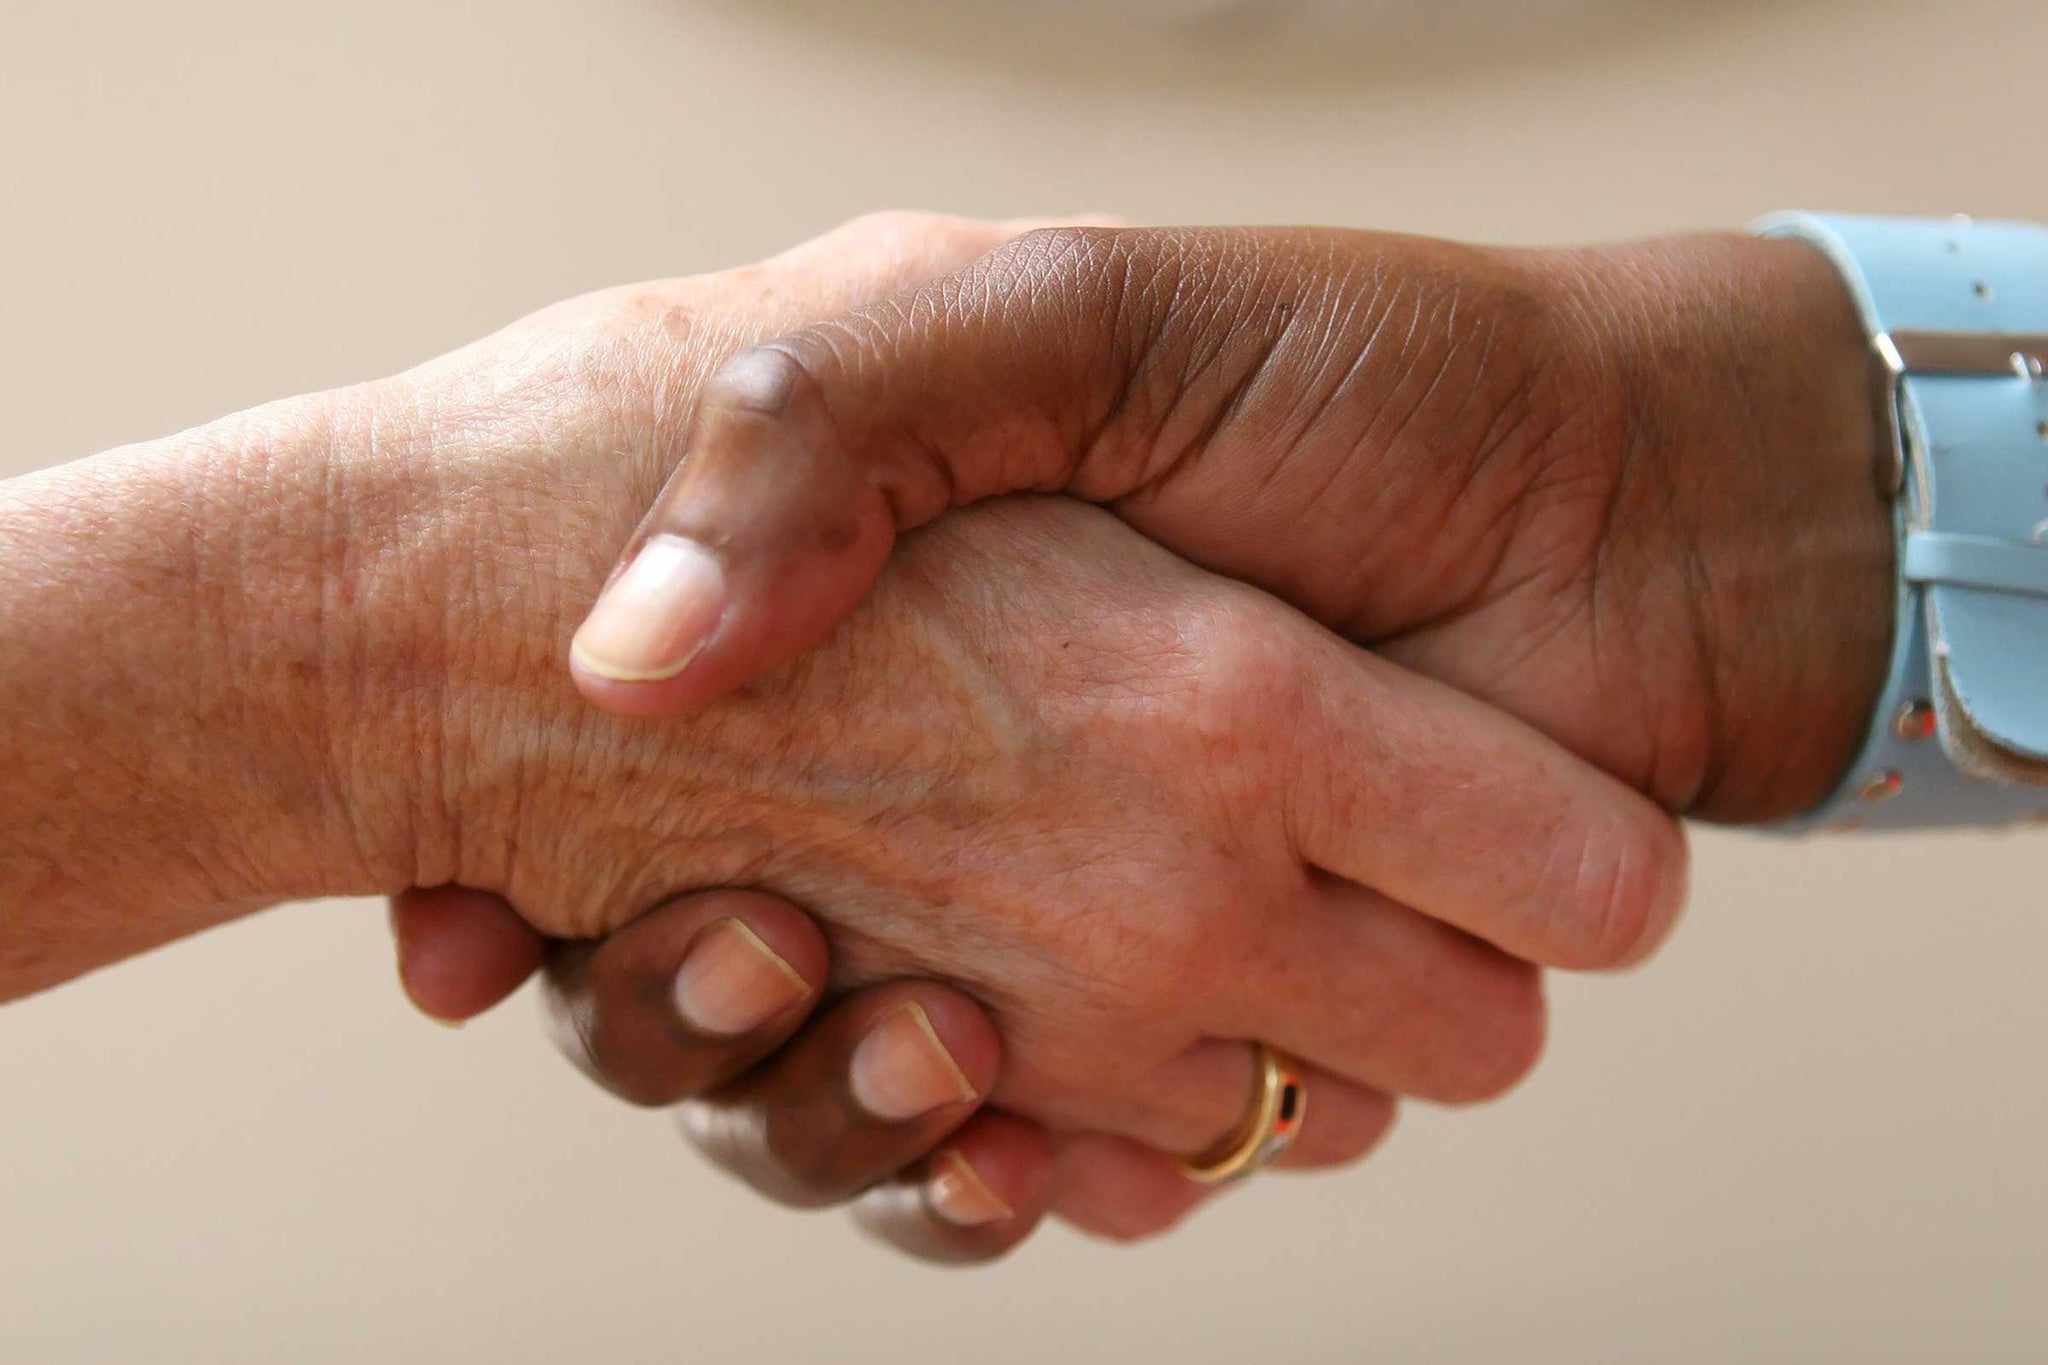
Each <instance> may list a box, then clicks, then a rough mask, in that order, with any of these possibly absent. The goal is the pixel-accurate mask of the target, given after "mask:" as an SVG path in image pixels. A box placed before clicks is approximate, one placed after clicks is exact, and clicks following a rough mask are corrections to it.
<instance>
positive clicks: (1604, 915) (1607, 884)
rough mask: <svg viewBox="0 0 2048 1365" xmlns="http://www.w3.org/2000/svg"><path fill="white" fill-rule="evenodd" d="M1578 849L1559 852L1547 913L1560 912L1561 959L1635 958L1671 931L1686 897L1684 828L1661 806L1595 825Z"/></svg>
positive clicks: (1584, 963) (1613, 964) (1600, 965)
mask: <svg viewBox="0 0 2048 1365" xmlns="http://www.w3.org/2000/svg"><path fill="white" fill-rule="evenodd" d="M1576 852H1577V856H1576V857H1570V858H1563V859H1560V860H1559V861H1558V862H1557V863H1556V864H1554V866H1556V867H1558V868H1560V869H1561V872H1560V876H1559V878H1558V879H1557V881H1556V884H1555V886H1554V887H1553V888H1552V889H1550V890H1549V892H1548V895H1547V896H1546V899H1547V900H1548V901H1549V907H1548V909H1547V913H1548V914H1550V915H1551V916H1552V917H1553V927H1555V921H1556V920H1560V919H1561V920H1564V921H1566V924H1565V926H1564V930H1563V932H1560V933H1558V934H1557V935H1556V936H1557V937H1558V939H1559V940H1560V941H1561V942H1563V943H1565V944H1567V945H1569V946H1568V948H1567V949H1566V956H1565V958H1564V960H1562V961H1560V963H1559V964H1558V965H1560V966H1564V967H1570V968H1575V969H1580V970H1586V969H1595V970H1598V969H1614V968H1621V967H1628V966H1633V965H1635V964H1637V963H1639V962H1641V961H1643V960H1644V959H1645V958H1647V957H1648V956H1649V955H1650V954H1651V953H1653V952H1654V951H1656V949H1657V948H1658V946H1659V945H1661V944H1662V943H1663V942H1664V940H1665V939H1666V938H1667V937H1669V936H1670V933H1671V930H1672V928H1673V927H1674V926H1675V925H1676V923H1677V920H1678V913H1679V910H1680V908H1681V907H1682V905H1683V903H1684V899H1685V882H1686V875H1687V862H1688V854H1687V849H1686V841H1685V834H1684V832H1683V830H1682V829H1681V828H1680V827H1679V825H1678V824H1677V822H1676V821H1673V820H1670V819H1668V818H1666V817H1664V816H1663V815H1661V814H1658V815H1656V816H1654V817H1652V818H1648V819H1644V820H1642V821H1640V822H1638V824H1637V825H1635V826H1632V827H1629V828H1620V827H1617V826H1614V825H1606V826H1595V827H1594V828H1592V829H1589V830H1587V831H1585V832H1584V833H1583V834H1582V835H1581V836H1580V839H1579V842H1578V848H1577V850H1576Z"/></svg>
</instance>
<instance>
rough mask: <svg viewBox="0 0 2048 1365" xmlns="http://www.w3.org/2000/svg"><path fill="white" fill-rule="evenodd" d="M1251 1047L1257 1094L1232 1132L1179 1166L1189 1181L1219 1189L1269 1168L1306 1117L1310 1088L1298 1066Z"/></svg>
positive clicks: (1283, 1055) (1259, 1046) (1267, 1050)
mask: <svg viewBox="0 0 2048 1365" xmlns="http://www.w3.org/2000/svg"><path fill="white" fill-rule="evenodd" d="M1252 1046H1253V1048H1254V1049H1255V1050H1256V1053H1257V1057H1258V1062H1259V1092H1258V1094H1257V1095H1256V1096H1254V1097H1253V1099H1252V1107H1251V1109H1250V1110H1249V1111H1247V1112H1246V1114H1245V1116H1244V1122H1243V1123H1240V1124H1239V1125H1238V1126H1237V1129H1236V1131H1234V1132H1232V1133H1231V1134H1230V1135H1229V1136H1228V1137H1226V1138H1224V1139H1223V1141H1221V1142H1219V1143H1217V1144H1216V1145H1215V1146H1214V1147H1212V1148H1210V1149H1209V1150H1208V1151H1206V1152H1204V1153H1202V1154H1201V1155H1200V1156H1198V1157H1192V1158H1190V1159H1188V1160H1186V1161H1183V1162H1181V1163H1180V1169H1181V1173H1182V1174H1183V1175H1185V1176H1187V1178H1188V1179H1190V1180H1194V1181H1199V1182H1200V1183H1202V1184H1204V1185H1221V1184H1222V1183H1223V1182H1224V1181H1226V1180H1238V1179H1241V1178H1242V1177H1244V1176H1248V1175H1250V1174H1251V1173H1252V1172H1253V1171H1256V1170H1258V1169H1259V1168H1260V1167H1262V1166H1270V1165H1272V1164H1273V1162H1274V1161H1275V1160H1277V1159H1278V1158H1279V1156H1280V1154H1281V1153H1282V1152H1284V1151H1286V1150H1287V1148H1288V1146H1289V1144H1291V1143H1292V1142H1293V1141H1294V1135H1295V1134H1296V1133H1299V1132H1300V1131H1301V1121H1302V1120H1303V1119H1304V1118H1306V1117H1307V1116H1308V1087H1307V1086H1305V1085H1303V1084H1302V1080H1301V1063H1300V1062H1297V1061H1295V1060H1294V1058H1292V1057H1290V1056H1288V1055H1287V1054H1286V1053H1284V1052H1282V1051H1280V1050H1279V1049H1278V1048H1272V1047H1268V1046H1266V1045H1265V1044H1264V1043H1254V1044H1252Z"/></svg>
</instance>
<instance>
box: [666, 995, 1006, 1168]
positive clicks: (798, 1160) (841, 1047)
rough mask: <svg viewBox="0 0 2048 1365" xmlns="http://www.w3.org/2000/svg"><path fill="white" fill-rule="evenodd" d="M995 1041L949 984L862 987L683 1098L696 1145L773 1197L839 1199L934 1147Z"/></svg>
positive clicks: (975, 1096) (968, 1100)
mask: <svg viewBox="0 0 2048 1365" xmlns="http://www.w3.org/2000/svg"><path fill="white" fill-rule="evenodd" d="M1000 1064H1001V1043H1000V1040H999V1039H998V1037H997V1034H996V1029H995V1025H994V1024H993V1023H991V1022H990V1021H989V1019H988V1016H987V1015H986V1014H985V1013H983V1011H982V1009H981V1007H980V1006H979V1005H977V1004H976V1003H975V1002H974V1001H973V1000H971V999H969V998H968V997H967V996H965V995H963V994H961V993H960V992H959V991H956V990H954V989H952V988H951V987H948V986H941V985H938V984H936V983H934V982H928V981H897V982H889V983H886V984H884V985H880V986H874V987H870V988H868V989H867V990H864V991H862V992H860V993H858V994H856V995H853V996H851V997H849V998H848V999H846V1000H844V1001H841V1002H840V1003H839V1004H838V1005H835V1006H834V1007H833V1008H832V1009H831V1010H829V1011H827V1012H826V1013H824V1014H822V1015H819V1016H818V1017H817V1018H816V1019H814V1020H813V1021H812V1022H811V1024H810V1026H809V1027H807V1028H806V1029H804V1030H803V1032H801V1033H800V1034H798V1035H797V1036H796V1037H795V1038H793V1039H791V1040H790V1041H789V1042H788V1043H787V1044H786V1045H784V1047H783V1048H782V1050H781V1051H779V1052H777V1053H776V1054H775V1055H774V1056H772V1057H770V1058H768V1059H767V1060H766V1061H765V1062H763V1063H762V1064H761V1065H759V1066H757V1067H756V1068H754V1069H753V1070H752V1071H750V1072H748V1073H746V1074H745V1075H743V1076H741V1077H740V1078H739V1079H738V1080H737V1081H735V1082H734V1083H733V1084H732V1085H730V1086H728V1087H726V1088H725V1089H724V1090H722V1091H719V1092H718V1093H717V1094H715V1095H712V1096H709V1097H707V1098H705V1099H703V1100H699V1101H694V1102H692V1103H689V1104H686V1105H684V1106H682V1108H681V1109H679V1110H678V1111H677V1119H678V1122H679V1124H680V1126H681V1128H682V1130H683V1133H684V1135H685V1136H686V1137H688V1138H689V1139H690V1141H691V1142H692V1143H694V1144H695V1145H696V1146H697V1147H698V1148H699V1150H701V1151H703V1152H704V1153H705V1155H707V1156H708V1157H710V1158H711V1160H712V1161H714V1162H715V1163H717V1164H718V1165H719V1166H721V1167H723V1168H724V1169H726V1170H727V1171H729V1172H731V1173H732V1174H734V1175H736V1176H738V1177H739V1178H740V1179H741V1180H744V1181H745V1182H746V1183H747V1184H749V1185H751V1186H752V1187H753V1188H754V1189H756V1190H758V1191H759V1192H761V1193H762V1194H765V1195H767V1196H768V1197H769V1198H771V1199H775V1200H777V1201H779V1202H781V1203H784V1204H790V1205H794V1206H797V1207H802V1208H813V1207H818V1206H820V1205H825V1204H836V1203H839V1202H841V1201H843V1200H846V1199H848V1198H851V1197H852V1196H853V1195H855V1194H857V1193H859V1192H860V1191H862V1190H864V1189H866V1188H868V1187H869V1186H870V1185H873V1184H874V1183H875V1182H876V1181H879V1180H883V1179H886V1178H888V1177H890V1176H892V1175H894V1174H896V1172H898V1171H900V1170H902V1169H903V1168H904V1167H905V1166H907V1165H909V1164H910V1163H911V1162H913V1161H916V1160H918V1159H920V1158H922V1157H924V1156H926V1155H927V1154H929V1153H930V1152H932V1151H933V1150H934V1149H935V1148H937V1147H938V1146H939V1145H940V1143H941V1142H943V1141H944V1140H945V1139H946V1138H947V1136H948V1135H950V1134H951V1133H953V1132H954V1130H955V1129H957V1128H959V1127H960V1125H961V1124H962V1123H964V1122H965V1121H966V1120H967V1118H968V1117H969V1116H970V1115H971V1114H973V1113H974V1111H975V1109H976V1108H977V1107H978V1106H979V1105H980V1103H981V1100H982V1097H984V1096H985V1095H987V1094H988V1092H989V1089H990V1087H991V1086H992V1085H994V1083H995V1079H996V1073H997V1071H998V1070H999V1068H1000Z"/></svg>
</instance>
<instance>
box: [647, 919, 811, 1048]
mask: <svg viewBox="0 0 2048 1365" xmlns="http://www.w3.org/2000/svg"><path fill="white" fill-rule="evenodd" d="M810 991H811V988H810V986H809V984H808V983H806V982H805V981H804V979H803V977H802V976H801V975H799V974H798V972H797V970H796V968H794V967H792V966H790V965H789V964H788V963H787V962H784V961H783V960H782V959H781V958H780V957H777V956H776V954H775V950H774V949H773V948H770V947H769V946H768V945H767V944H765V943H763V942H762V941H761V939H760V936H759V935H757V934H755V932H754V931H753V930H752V929H749V928H748V927H747V926H746V925H744V924H742V923H740V922H739V921H738V920H736V919H722V920H720V921H718V922H717V923H716V924H714V925H712V926H711V927H710V928H709V929H706V930H705V931H704V932H703V933H702V934H700V935H698V937H697V942H696V943H695V944H693V945H692V946H691V948H690V951H689V954H688V955H687V956H686V957H684V958H683V965H682V968H681V970H679V971H678V972H677V973H676V1011H677V1012H678V1013H679V1014H681V1015H682V1016H683V1018H684V1019H686V1020H687V1021H689V1024H690V1026H691V1027H692V1028H695V1029H697V1030H699V1031H700V1032H703V1033H714V1034H721V1035H724V1036H728V1037H730V1036H732V1035H735V1034H741V1033H751V1032H753V1031H754V1030H755V1029H757V1028H759V1027H760V1026H761V1025H763V1024H765V1023H767V1022H768V1021H769V1020H770V1019H773V1018H774V1017H775V1016H776V1015H778V1014H780V1013H782V1012H783V1011H784V1010H786V1009H788V1008H789V1007H790V1006H791V1005H794V1004H795V1003H796V1002H797V1001H798V1000H800V999H802V998H803V997H804V996H806V995H809V994H810Z"/></svg>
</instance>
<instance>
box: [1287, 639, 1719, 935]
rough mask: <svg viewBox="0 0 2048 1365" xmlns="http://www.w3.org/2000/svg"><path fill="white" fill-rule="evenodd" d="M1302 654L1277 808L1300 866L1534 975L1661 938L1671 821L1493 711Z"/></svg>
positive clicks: (1678, 851)
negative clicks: (1292, 763)
mask: <svg viewBox="0 0 2048 1365" xmlns="http://www.w3.org/2000/svg"><path fill="white" fill-rule="evenodd" d="M1307 634H1308V633H1307V632H1304V636H1305V637H1306V636H1307ZM1307 644H1308V646H1309V647H1310V648H1313V649H1316V650H1318V651H1320V652H1321V654H1322V656H1323V665H1322V666H1319V667H1311V668H1310V669H1308V670H1306V671H1305V675H1304V677H1305V681H1304V684H1303V692H1304V696H1303V701H1302V715H1301V723H1300V724H1299V725H1298V726H1297V728H1296V733H1297V735H1298V736H1299V738H1300V743H1301V747H1300V750H1299V762H1300V767H1299V769H1298V778H1297V780H1296V781H1295V782H1294V783H1293V784H1292V785H1290V787H1289V788H1288V790H1287V792H1286V797H1287V802H1288V804H1287V813H1288V820H1289V824H1290V827H1291V832H1292V837H1293V839H1294V844H1295V847H1296V848H1297V849H1298V850H1299V851H1300V853H1301V855H1302V856H1303V857H1304V858H1305V859H1307V860H1308V861H1309V862H1311V863H1313V864H1315V865H1316V866H1318V867H1320V868H1323V869H1326V870H1328V871H1330V872H1333V873H1335V874H1336V875H1338V876H1339V877H1343V878H1345V879H1347V880H1350V881H1353V882H1357V883H1359V884H1361V885H1366V886H1371V887H1374V888H1376V889H1377V890H1379V891H1382V892H1384V893H1385V894H1386V895H1387V896H1389V897H1391V898H1392V899H1394V900H1396V901H1400V902H1402V903H1404V904H1406V905H1410V906H1413V907H1415V908H1416V909H1417V910H1420V911H1422V912H1423V913H1424V914H1426V915H1429V916H1432V917H1434V918H1437V919H1441V920H1444V921H1445V922H1447V923H1450V924H1454V925H1456V926H1458V927H1459V928H1461V929H1464V930H1466V931H1467V932H1469V933H1471V934H1475V935H1477V936H1478V937H1480V938H1483V939H1485V940H1487V941H1488V942H1490V943H1493V944H1496V945H1498V946H1499V947H1501V948H1502V949H1504V950H1506V951H1507V952H1509V953H1511V954H1513V955H1514V956H1516V957H1521V958H1526V959H1528V960H1529V961H1531V962H1536V963H1541V964H1543V965H1545V966H1553V967H1567V968H1599V967H1618V966H1624V965H1627V964H1630V963H1633V962H1637V961H1640V960H1641V959H1642V958H1643V957H1645V956H1646V955H1648V954H1649V952H1650V951H1652V950H1653V949H1654V948H1655V947H1656V946H1657V945H1658V944H1659V943H1661V942H1662V941H1663V940H1664V938H1665V937H1666V936H1667V935H1668V934H1669V933H1670V931H1671V929H1672V927H1673V926H1674V925H1675V924H1676V922H1677V918H1678V913H1679V910H1680V908H1681V907H1682V906H1683V905H1684V902H1685V890H1686V847H1685V835H1684V833H1683V831H1682V830H1681V828H1680V827H1679V824H1678V822H1677V821H1676V820H1674V819H1673V818H1672V817H1671V816H1670V815H1669V814H1668V813H1666V812H1665V811H1663V810H1662V809H1660V808H1659V807H1657V806H1656V805H1654V804H1653V803H1652V802H1650V801H1649V800H1648V799H1647V798H1645V797H1643V796H1642V795H1640V794H1639V793H1637V792H1635V791H1633V790H1631V789H1630V788H1628V787H1626V786H1624V785H1622V783H1620V782H1619V781H1617V780H1615V779H1614V778H1613V777H1611V776H1609V775H1607V774H1606V773H1603V772H1601V771H1600V770H1599V769H1597V768H1594V767H1592V766H1591V765H1589V764H1586V763H1584V762H1581V761H1580V760H1579V759H1577V758H1575V757H1573V756H1572V755H1571V754H1569V753H1567V752H1565V751H1564V750H1563V749H1562V748H1559V747H1558V746H1557V745H1555V744H1553V743H1552V742H1550V741H1549V740H1548V739H1546V738H1544V737H1543V736H1542V735H1540V734H1538V733H1537V732H1536V731H1535V730H1533V729H1531V728H1529V727H1528V726H1526V725H1524V724H1522V723H1521V722H1520V721H1518V720H1515V719H1514V718H1513V717H1511V716H1509V715H1507V714H1506V713H1505V712H1501V711H1497V710H1495V709H1494V708H1492V707H1490V706H1488V705H1486V704H1484V703H1483V702H1479V701H1475V700H1473V699H1472V698H1471V697H1469V696H1467V695H1465V694H1464V693H1462V692H1458V691H1456V690H1454V689H1452V688H1449V687H1446V686H1444V685H1442V684H1441V683H1437V682H1433V681H1431V680H1429V679H1427V678H1424V677H1421V676H1419V675H1417V674H1414V673H1410V672H1408V671H1406V670H1405V669H1402V668H1399V667H1397V666H1395V665H1393V664H1390V663H1387V662H1386V661H1385V660H1382V659H1379V658H1376V657H1374V656H1372V655H1370V654H1365V653H1362V652H1360V651H1358V650H1356V649H1353V648H1351V647H1350V646H1348V645H1346V644H1345V643H1344V642H1342V641H1341V640H1338V639H1336V638H1335V637H1329V636H1316V637H1314V638H1312V639H1308V640H1307Z"/></svg>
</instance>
